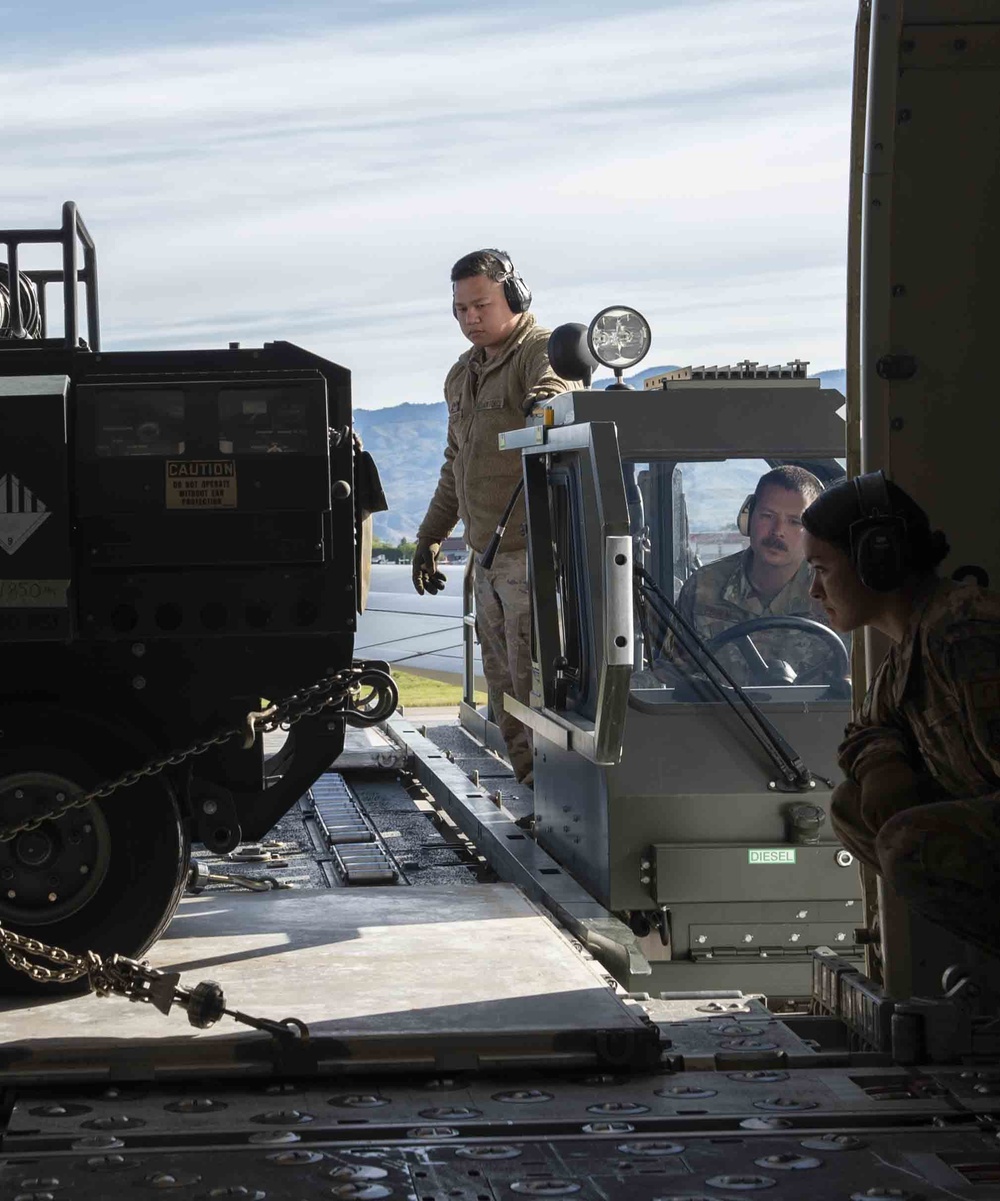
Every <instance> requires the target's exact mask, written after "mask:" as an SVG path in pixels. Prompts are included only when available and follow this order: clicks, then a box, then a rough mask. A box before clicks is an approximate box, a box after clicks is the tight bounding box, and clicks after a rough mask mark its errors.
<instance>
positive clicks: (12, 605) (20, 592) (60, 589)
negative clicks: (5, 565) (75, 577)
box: [0, 580, 69, 609]
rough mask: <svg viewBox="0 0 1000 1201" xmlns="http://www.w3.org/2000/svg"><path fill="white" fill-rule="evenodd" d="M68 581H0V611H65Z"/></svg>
mask: <svg viewBox="0 0 1000 1201" xmlns="http://www.w3.org/2000/svg"><path fill="white" fill-rule="evenodd" d="M68 591H69V580H0V609H65V608H66V606H67V605H68V603H69V602H68V600H67V599H66V594H67V592H68Z"/></svg>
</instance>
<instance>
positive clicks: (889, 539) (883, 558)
mask: <svg viewBox="0 0 1000 1201" xmlns="http://www.w3.org/2000/svg"><path fill="white" fill-rule="evenodd" d="M854 490H855V492H856V493H857V496H858V507H859V508H860V510H861V516H860V517H859V518H858V519H857V520H856V521H854V522H852V523H851V526H850V530H849V534H850V539H851V562H852V563H853V564H854V568H855V570H856V571H857V573H858V578H859V579H860V580H861V582H862V584H864V585H865V587H866V588H871V589H872V591H873V592H892V591H893V589H895V588H899V587H901V586H902V583H903V581H904V580H905V579H906V575H907V572H908V570H909V554H908V553H907V539H906V521H905V520H904V519H903V518H902V517H899V516H897V515H896V514H894V513H893V511H892V501H891V500H890V499H889V489H888V488H887V487H886V480H885V474H884V473H883V472H882V471H869V472H868V473H867V474H865V475H858V476H855V477H854Z"/></svg>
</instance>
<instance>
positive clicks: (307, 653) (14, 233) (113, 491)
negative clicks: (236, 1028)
mask: <svg viewBox="0 0 1000 1201" xmlns="http://www.w3.org/2000/svg"><path fill="white" fill-rule="evenodd" d="M38 243H55V244H57V245H59V246H60V247H61V252H62V269H61V270H58V271H21V270H19V261H20V257H21V256H20V252H21V249H22V248H23V247H25V246H27V245H29V244H30V245H34V244H38ZM0 245H3V246H6V250H7V264H6V268H5V270H4V272H3V276H2V278H0V643H2V644H3V647H2V656H3V673H2V677H0V827H3V833H4V834H5V835H6V837H5V839H4V841H2V842H0V921H2V922H4V923H5V924H8V925H9V926H11V927H13V928H15V929H17V930H19V931H20V932H22V933H25V934H28V933H31V934H35V935H37V936H38V937H41V938H44V939H45V941H47V942H49V943H54V944H56V945H62V946H65V947H68V948H76V949H85V948H91V949H94V950H97V951H98V952H101V951H104V952H111V951H117V952H121V953H123V954H135V953H137V952H140V951H141V950H142V949H144V948H145V947H147V946H148V945H149V944H150V943H151V942H152V941H153V940H154V939H155V937H156V936H157V934H158V933H159V931H161V930H162V929H163V927H164V925H165V923H166V922H167V921H168V919H169V918H170V916H171V915H172V913H173V911H174V909H175V907H176V905H177V903H178V900H179V898H180V895H181V892H182V889H183V886H184V882H185V879H186V876H187V864H188V856H189V848H190V841H191V838H192V837H194V838H195V839H196V840H197V841H199V842H202V843H204V844H205V845H206V846H207V847H211V848H214V849H215V850H217V851H225V850H229V849H231V848H232V847H234V846H236V845H237V843H239V842H240V840H241V839H243V840H252V839H255V838H259V837H260V836H261V835H263V834H264V833H265V832H266V831H267V830H269V829H270V828H271V827H272V826H273V824H274V822H275V821H276V820H277V819H278V818H279V817H280V816H281V815H282V814H283V813H284V812H285V811H286V810H287V809H288V808H289V806H290V805H291V804H292V803H293V802H294V801H295V799H296V798H297V797H298V796H299V795H301V793H302V792H303V791H304V790H305V789H306V788H307V787H308V786H309V785H310V784H311V783H312V782H313V780H314V779H315V778H316V777H317V776H318V775H319V774H320V772H322V771H323V769H324V768H325V767H326V765H327V764H328V763H329V762H330V760H331V759H332V758H335V757H336V756H337V754H338V752H339V750H340V748H341V746H342V745H343V740H344V725H345V720H347V718H348V717H349V716H351V715H352V713H353V717H354V720H357V721H364V720H367V719H369V718H371V717H373V716H377V715H378V714H379V713H380V712H382V713H385V712H391V710H392V708H393V703H394V694H393V692H392V685H391V681H389V680H388V678H387V677H386V676H384V675H382V674H380V673H379V672H378V671H377V669H375V668H373V667H372V666H371V665H367V666H359V667H358V668H354V669H352V651H353V642H354V629H355V624H356V618H357V614H358V611H359V607H360V604H361V601H362V596H361V579H362V575H363V571H364V569H365V564H363V563H362V557H363V556H362V544H363V541H364V539H363V536H362V535H363V521H364V517H365V515H366V513H367V512H368V511H370V510H372V509H375V508H377V507H380V506H382V507H384V502H383V501H382V500H381V497H380V490H379V488H378V481H377V474H375V472H374V468H373V464H372V463H371V461H370V459H369V458H368V456H367V455H365V454H363V453H362V452H360V451H359V448H358V446H357V444H356V442H355V440H354V438H353V437H352V429H351V380H350V373H349V372H348V371H347V370H346V369H345V368H343V367H340V366H337V365H336V364H335V363H331V362H328V361H327V360H325V359H321V358H319V357H317V356H316V355H313V354H310V353H308V352H307V351H304V350H301V349H299V348H298V347H296V346H292V345H291V344H289V343H285V342H276V343H270V344H268V345H266V346H265V347H263V349H256V350H241V349H239V347H238V346H236V345H231V346H230V347H229V349H227V350H207V351H164V352H159V351H155V352H139V353H112V354H109V353H105V352H103V351H102V350H101V344H100V329H99V316H98V291H97V259H96V250H95V247H94V243H93V241H92V239H91V237H90V235H89V233H88V231H87V228H86V226H85V225H84V223H83V221H82V219H81V218H80V215H79V214H78V212H77V211H76V207H75V206H74V205H73V204H69V203H68V204H66V205H65V206H64V208H63V221H62V227H61V228H60V229H56V230H36V229H28V230H2V231H0ZM81 247H82V267H81V265H80V264H79V262H78V259H79V256H80V249H81ZM80 283H82V286H83V292H84V295H85V309H86V340H84V339H82V338H81V337H79V333H78V293H79V291H80V287H79V284H80ZM56 286H58V287H60V288H61V293H62V299H63V310H64V323H63V330H62V332H61V336H57V337H52V336H50V334H49V329H48V325H49V322H48V319H47V318H48V314H47V306H46V298H47V297H46V292H47V289H49V288H54V287H56ZM317 680H319V681H321V683H320V686H319V687H318V688H317V689H316V691H314V692H312V693H311V694H309V695H308V696H307V697H302V698H299V701H298V702H297V703H296V704H295V705H294V706H293V707H292V709H291V710H288V711H282V712H280V713H278V714H276V715H274V716H275V717H282V716H286V717H287V716H292V717H294V716H298V715H299V714H302V713H303V711H305V710H309V709H314V708H316V707H317V706H316V702H317V701H327V702H329V703H327V704H325V705H324V706H323V707H322V708H321V710H320V711H318V712H315V713H312V714H310V715H306V716H303V717H301V720H298V721H297V722H296V723H295V725H294V728H293V729H292V730H291V733H290V735H289V738H288V741H287V743H286V745H285V748H284V750H283V752H282V754H281V756H280V759H279V760H278V761H275V762H272V763H271V764H270V765H269V774H270V776H272V777H274V779H273V780H272V781H271V784H272V786H270V787H266V786H265V785H266V783H267V781H265V779H264V774H263V762H264V761H263V754H262V750H261V745H260V740H259V739H257V740H256V741H254V739H253V738H252V737H251V736H250V732H248V714H249V713H253V712H259V711H261V710H262V709H264V708H265V706H266V703H267V702H270V701H278V700H279V699H281V698H284V697H285V696H286V695H288V694H291V693H295V692H296V691H298V690H301V689H304V688H306V687H307V686H309V685H312V684H313V683H314V682H316V681H317ZM323 681H325V683H324V682H323ZM359 690H361V691H363V692H364V694H365V702H364V703H362V707H365V706H367V709H366V713H358V712H357V711H356V710H355V702H356V701H358V700H359V698H360V696H361V691H359ZM263 698H267V702H265V701H264V699H263ZM383 701H385V702H387V707H386V706H385V705H383V703H382V702H383ZM235 729H242V730H243V731H244V732H245V733H247V735H248V736H247V737H245V738H243V737H239V736H235V735H234V736H232V737H229V738H227V739H220V740H219V741H218V742H217V743H216V742H215V741H214V740H215V738H216V736H217V735H218V734H220V732H225V731H233V730H235ZM199 740H208V741H201V742H199ZM192 744H195V749H196V751H197V753H196V754H187V753H186V751H187V750H188V749H189V748H191V746H192ZM150 764H153V765H154V768H153V769H152V770H151V769H150V767H149V765H150ZM124 772H136V773H137V775H136V777H135V778H131V777H130V778H128V780H127V784H126V786H125V787H124V788H123V789H120V790H119V792H118V793H117V795H114V796H113V798H111V799H109V800H107V801H106V802H105V801H102V800H100V799H98V798H96V797H95V798H94V799H91V800H87V801H86V802H85V803H82V804H76V805H75V806H74V807H73V808H72V809H70V810H69V812H68V814H67V815H66V816H65V817H63V818H61V819H60V820H59V821H52V820H42V821H40V822H39V821H38V819H39V818H41V817H43V816H44V815H46V814H48V813H51V812H52V811H54V810H58V809H60V808H62V807H64V806H66V805H68V804H72V803H73V802H75V801H79V800H80V799H81V798H82V797H83V796H84V795H85V794H87V793H88V792H90V791H91V790H93V788H94V786H95V785H105V784H108V783H111V782H114V781H115V780H116V779H117V778H119V777H120V776H121V774H122V773H124ZM279 776H280V779H279V778H278V777H279ZM12 830H18V831H19V832H17V833H16V834H15V835H14V836H13V837H11V836H10V833H11V831H12Z"/></svg>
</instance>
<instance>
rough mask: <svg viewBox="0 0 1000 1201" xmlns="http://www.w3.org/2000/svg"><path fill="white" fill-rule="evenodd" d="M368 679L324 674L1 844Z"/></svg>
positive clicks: (283, 723) (40, 818)
mask: <svg viewBox="0 0 1000 1201" xmlns="http://www.w3.org/2000/svg"><path fill="white" fill-rule="evenodd" d="M365 675H366V672H365V670H364V669H362V668H359V667H349V668H345V669H344V670H343V671H338V672H336V673H335V674H334V675H332V676H322V677H321V678H320V679H318V680H316V681H315V683H313V684H309V685H308V686H307V687H305V688H301V689H299V690H298V691H297V692H293V693H290V694H289V695H288V696H286V697H285V698H284V699H283V700H280V701H277V702H276V703H275V704H273V705H271V706H270V707H269V708H267V709H264V710H262V711H260V712H250V713H248V714H247V716H246V721H245V722H244V723H243V725H242V726H233V727H232V728H230V729H228V730H221V731H219V732H218V733H216V734H213V735H211V736H209V737H206V738H199V739H197V740H196V741H195V742H192V743H191V744H190V745H189V746H187V747H185V748H184V749H183V750H177V751H171V752H170V753H169V754H166V755H159V756H157V757H156V758H154V759H150V760H149V762H148V763H146V764H144V765H143V766H142V767H137V768H130V769H129V770H128V771H124V772H122V773H121V775H119V776H115V777H114V778H113V779H110V780H104V781H102V782H101V783H100V784H97V785H95V786H94V787H93V788H90V789H88V790H87V791H86V792H84V793H81V794H80V795H79V796H75V797H67V798H66V799H65V800H63V801H62V802H61V803H60V804H58V805H56V806H55V807H53V808H52V809H50V810H48V811H47V812H45V813H40V814H36V815H35V816H33V817H28V818H25V819H24V821H22V822H20V823H18V824H17V825H16V826H4V827H2V828H0V842H10V841H11V840H12V839H14V838H16V837H17V836H18V835H19V834H26V833H28V832H29V831H31V830H37V829H38V828H39V827H40V826H41V825H43V824H44V823H45V822H47V821H57V820H58V819H59V818H60V817H64V816H65V815H66V814H67V813H70V812H71V811H72V810H73V809H82V808H83V807H84V806H86V805H89V804H90V803H91V802H92V801H99V800H104V799H105V798H107V797H110V796H113V795H114V794H115V793H116V792H120V791H122V790H123V789H125V788H131V787H132V786H133V785H135V784H138V783H139V781H140V780H144V779H149V778H150V777H152V776H157V775H159V774H160V773H161V772H164V771H166V770H167V768H168V767H179V766H180V765H181V764H183V763H186V762H187V761H188V760H189V759H193V758H195V757H197V756H198V755H204V754H205V753H206V752H207V751H210V750H211V749H212V747H215V746H223V745H224V744H225V743H227V742H230V741H231V740H232V739H233V738H242V740H243V746H244V749H246V750H249V749H250V747H252V746H253V743H254V739H255V738H256V737H257V735H258V734H259V733H265V734H268V733H271V732H272V731H274V730H277V729H282V730H289V729H291V727H292V726H293V725H295V723H296V722H297V721H301V720H302V719H303V718H304V717H315V716H316V715H317V714H319V713H321V712H322V711H323V710H324V709H326V708H328V707H329V706H331V705H336V704H340V703H341V702H342V701H344V700H346V699H347V698H348V696H350V694H351V693H352V692H357V691H358V690H359V688H360V685H361V683H362V677H364V676H365Z"/></svg>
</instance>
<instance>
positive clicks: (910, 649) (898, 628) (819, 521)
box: [802, 472, 1000, 955]
mask: <svg viewBox="0 0 1000 1201" xmlns="http://www.w3.org/2000/svg"><path fill="white" fill-rule="evenodd" d="M802 523H803V525H804V526H805V529H806V535H805V551H806V558H807V559H808V561H809V562H810V563H811V564H812V568H813V572H814V579H813V585H812V596H813V597H815V599H816V600H818V601H819V602H820V604H821V605H822V606H823V608H824V609H825V610H826V613H827V616H828V618H829V620H830V623H831V625H832V626H833V628H834V629H836V630H843V631H846V630H856V629H858V628H859V627H860V626H864V625H870V626H872V627H873V628H874V629H876V630H879V631H881V632H882V633H883V634H885V635H886V637H888V638H889V639H890V640H891V642H892V645H891V647H890V649H889V653H888V654H887V655H886V657H885V659H884V661H883V662H882V665H881V667H880V668H879V670H878V672H877V673H876V675H875V677H874V679H873V680H872V683H871V686H870V687H869V689H868V694H867V696H866V697H865V700H864V704H863V705H862V708H861V713H860V716H859V720H858V721H857V722H855V723H853V724H852V725H850V726H848V727H847V731H846V735H845V739H844V742H843V743H842V745H841V747H840V766H841V768H842V769H843V771H844V773H845V775H846V777H847V779H846V780H845V781H844V782H843V783H841V784H839V785H838V786H837V788H836V789H835V791H834V794H833V804H832V808H831V813H832V819H833V828H834V830H835V831H836V833H837V835H838V837H839V838H840V840H841V841H842V842H843V843H844V845H845V846H846V847H848V848H849V849H850V850H851V851H853V852H854V853H855V854H856V855H857V856H858V858H859V859H862V860H863V861H864V862H865V863H867V864H869V866H871V867H872V868H874V869H875V871H876V872H878V873H879V874H880V875H882V876H884V877H885V879H886V880H887V881H888V882H889V883H890V884H891V885H892V886H893V887H894V888H895V889H896V891H897V892H898V893H899V894H900V895H901V896H902V897H903V898H904V899H906V900H907V901H909V902H910V903H911V904H912V905H913V907H914V908H915V909H917V910H919V911H920V912H922V913H923V914H924V916H926V917H928V918H930V919H931V920H932V921H935V922H937V923H938V924H939V925H941V926H944V927H945V928H946V929H948V930H951V931H952V932H953V933H955V934H958V935H960V936H961V937H963V938H966V939H968V940H969V941H970V942H973V943H975V944H976V945H977V946H978V947H980V948H981V949H984V950H986V951H989V952H991V953H992V954H994V955H997V954H998V953H1000V596H997V594H996V593H994V592H987V591H986V590H985V589H983V588H980V587H978V586H977V585H975V584H969V583H966V584H956V583H955V582H954V581H952V580H947V579H940V578H939V577H938V576H937V574H936V572H935V568H936V567H937V565H938V563H940V562H941V560H942V559H944V557H945V556H946V555H947V553H948V544H947V542H946V541H945V537H944V535H943V534H942V533H941V531H940V530H935V531H934V532H933V533H932V532H931V528H930V523H929V522H928V520H927V515H926V513H924V511H923V510H922V509H921V508H920V507H919V506H918V505H917V504H916V503H915V502H914V501H913V500H912V499H911V498H910V497H909V496H907V494H906V493H905V492H903V490H902V489H901V488H898V487H896V485H894V484H892V483H891V482H889V481H887V480H886V479H885V477H884V476H883V475H882V473H881V472H872V473H871V474H870V475H864V476H859V477H858V478H857V479H854V480H849V481H845V482H844V483H842V484H838V485H837V486H836V487H834V488H830V489H828V490H827V491H826V492H824V493H823V495H822V496H820V497H819V498H818V499H817V500H815V501H814V502H813V503H812V504H811V505H810V506H809V508H808V509H806V511H805V512H804V513H803V514H802Z"/></svg>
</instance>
